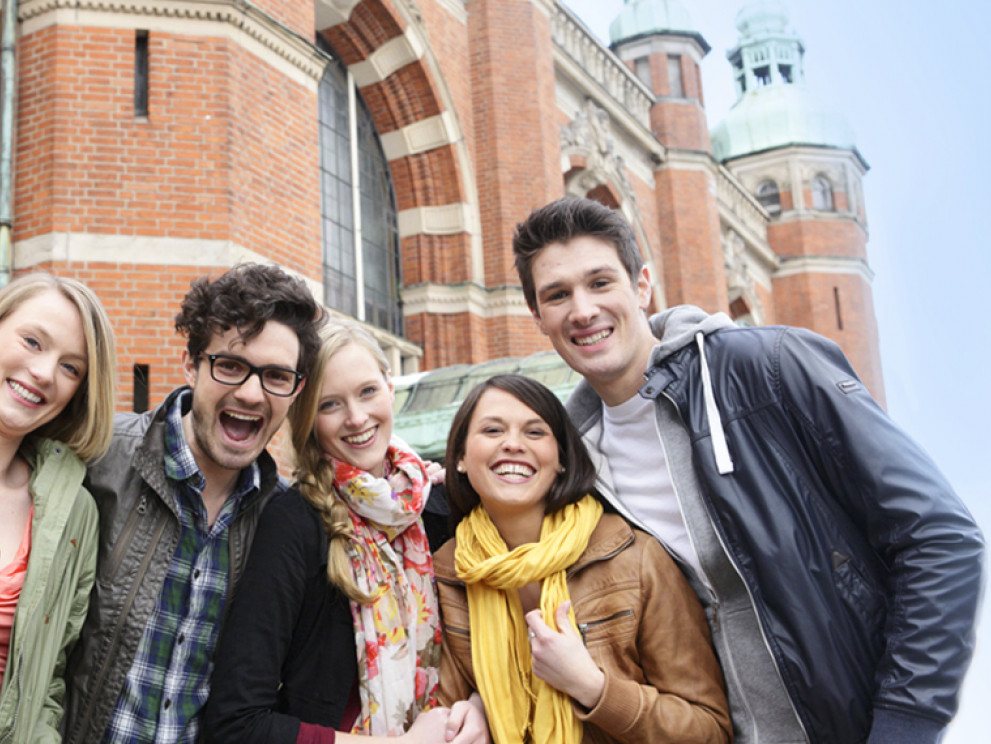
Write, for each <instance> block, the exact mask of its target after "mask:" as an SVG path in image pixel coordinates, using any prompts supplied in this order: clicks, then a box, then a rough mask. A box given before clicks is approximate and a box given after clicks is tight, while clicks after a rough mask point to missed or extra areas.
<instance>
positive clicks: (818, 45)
mask: <svg viewBox="0 0 991 744" xmlns="http://www.w3.org/2000/svg"><path fill="white" fill-rule="evenodd" d="M564 1H565V3H566V4H567V5H568V6H569V7H570V8H571V9H572V10H574V11H575V12H576V14H577V15H578V16H579V17H581V18H582V19H583V20H584V21H585V23H586V24H587V25H588V26H589V28H590V29H591V30H592V31H593V32H594V33H595V34H596V35H597V36H598V37H599V38H600V39H601V40H603V41H604V42H605V43H607V44H608V42H609V24H610V23H611V22H612V20H613V19H614V18H616V16H618V15H619V13H620V12H621V11H622V8H623V3H622V2H621V0H564ZM783 3H784V5H785V7H786V8H787V9H788V12H789V17H790V24H789V25H790V27H791V28H793V29H794V30H795V31H797V33H798V35H799V36H800V37H801V38H802V40H803V42H804V43H805V48H806V54H805V76H806V83H807V85H808V86H809V88H810V90H812V91H813V92H816V93H819V94H821V95H823V96H825V97H826V99H827V100H829V101H832V102H834V103H835V104H837V105H838V107H839V108H840V110H841V111H843V113H844V114H845V115H846V116H847V118H848V120H849V121H850V123H851V125H852V126H853V130H854V132H855V133H856V134H857V148H858V150H859V151H860V153H861V154H862V155H863V156H864V158H865V159H866V160H867V162H868V163H869V164H870V166H871V170H870V171H869V172H868V174H867V176H866V177H865V179H864V194H865V199H866V202H867V217H868V221H869V226H870V241H869V242H868V245H867V250H868V257H869V261H870V264H871V268H872V269H873V270H874V272H875V274H876V277H875V280H874V302H875V309H876V313H877V320H878V329H879V334H880V340H881V361H882V365H883V368H884V380H885V392H886V395H887V403H888V411H889V413H890V414H891V416H892V417H893V418H894V419H895V420H896V421H897V422H898V423H899V424H901V425H902V426H903V427H905V428H906V429H907V430H908V431H909V432H910V433H911V434H912V436H913V437H915V438H916V439H917V440H919V442H921V443H922V445H923V446H924V447H925V448H926V450H927V451H928V452H929V453H930V454H931V455H932V456H933V458H934V459H935V460H936V462H937V463H938V464H939V466H940V468H941V469H942V470H943V471H944V473H945V474H946V475H947V477H948V478H949V479H950V481H951V482H952V483H953V485H954V486H955V488H956V489H957V491H958V493H959V494H960V496H961V497H962V498H963V500H964V501H965V502H966V503H967V505H968V507H969V508H970V509H971V511H972V512H973V513H974V515H975V517H976V518H977V521H978V522H979V523H980V524H981V526H982V528H983V530H984V533H985V537H986V538H991V498H989V492H991V474H989V471H988V469H987V468H985V467H983V466H984V465H985V464H987V463H991V436H989V435H988V433H987V430H986V429H985V428H984V426H985V425H987V424H988V423H989V422H991V392H989V389H988V386H987V384H986V378H987V377H988V374H989V373H991V353H989V350H988V346H989V343H991V331H989V330H988V327H987V324H986V321H985V316H987V315H988V307H989V305H988V300H987V299H986V298H987V297H988V295H989V292H988V290H989V284H991V244H989V240H988V237H987V235H988V231H987V229H986V227H985V225H986V220H982V219H981V217H982V216H983V214H985V213H986V212H987V210H988V206H987V205H988V202H989V201H991V188H989V185H988V184H989V182H991V157H989V155H988V151H989V150H988V143H987V140H988V139H989V138H991V130H989V129H988V122H991V82H989V80H991V64H989V63H988V59H987V56H986V50H987V49H988V47H989V46H991V30H989V29H991V5H988V4H987V3H985V2H983V1H982V0H956V1H955V2H948V3H933V2H920V0H904V1H902V2H898V1H897V0H868V1H867V2H865V1H864V0H832V1H831V2H828V3H824V2H819V1H813V0H783ZM682 4H683V5H684V7H686V8H687V9H688V10H689V12H690V13H691V15H692V20H693V21H694V23H695V27H696V28H697V29H698V30H699V32H700V33H701V34H702V36H703V37H704V38H705V40H706V41H707V42H708V43H709V45H710V46H711V47H712V51H711V52H709V54H708V56H707V57H706V58H705V59H704V60H703V61H702V84H703V88H704V93H705V100H706V107H707V113H708V117H709V124H710V127H711V126H713V125H715V124H716V123H718V122H719V121H721V120H722V118H723V117H724V116H725V115H726V112H727V111H728V110H729V108H730V107H731V106H732V105H733V103H734V101H735V98H736V97H735V93H734V91H733V81H732V76H731V73H730V66H729V63H728V62H727V61H726V51H727V50H728V49H730V48H731V47H733V46H735V44H736V41H737V36H738V34H737V30H736V27H735V23H734V20H735V18H736V14H737V12H738V11H739V10H740V8H741V7H743V6H744V5H745V2H744V1H743V0H682ZM989 622H991V594H989V593H987V592H986V593H985V601H984V620H983V622H982V625H981V627H980V629H979V630H980V631H983V632H979V640H978V648H977V655H976V657H975V662H974V665H973V666H972V667H971V671H970V674H969V676H968V678H967V682H966V684H965V686H964V693H963V702H962V704H961V708H960V713H959V714H958V716H957V718H956V720H955V721H954V723H953V724H952V725H951V727H950V731H949V733H948V734H947V736H946V738H945V739H944V742H943V744H972V743H973V742H976V741H986V740H988V734H987V720H986V715H982V713H986V711H985V710H982V706H983V707H984V708H986V706H987V701H988V700H991V648H989V644H991V641H988V640H987V639H986V636H987V630H986V628H987V624H988V623H989Z"/></svg>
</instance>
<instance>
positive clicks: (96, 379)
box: [0, 272, 117, 462]
mask: <svg viewBox="0 0 991 744" xmlns="http://www.w3.org/2000/svg"><path fill="white" fill-rule="evenodd" d="M48 290H54V291H56V292H58V293H59V294H60V295H62V296H63V297H65V299H67V300H68V301H69V302H71V303H72V304H73V305H74V306H75V308H76V310H78V311H79V317H80V319H81V321H82V324H83V336H84V337H85V339H86V378H85V379H84V380H83V382H82V383H81V384H80V385H79V388H78V389H77V390H76V393H75V395H73V396H72V399H71V400H70V401H69V402H68V404H66V406H65V408H63V409H62V411H61V412H60V413H59V415H58V416H56V417H55V418H53V419H52V420H51V421H49V422H48V423H46V424H44V425H42V426H39V427H38V428H37V429H36V430H35V431H33V432H32V433H31V436H38V437H47V438H49V439H57V440H59V441H61V442H63V443H65V444H66V445H67V446H68V447H69V448H70V449H72V450H73V451H74V452H75V453H76V454H77V455H78V456H79V459H80V460H83V461H84V462H89V461H92V460H95V459H97V458H99V457H100V456H101V455H103V453H104V452H106V451H107V448H108V447H109V446H110V437H111V436H112V434H113V420H114V405H115V393H114V381H115V379H116V376H117V354H116V352H115V350H114V332H113V328H112V327H111V326H110V319H109V318H108V317H107V312H106V310H104V309H103V305H102V304H100V300H99V299H97V296H96V295H95V294H94V293H93V291H92V290H91V289H90V288H89V287H87V286H86V285H85V284H82V283H81V282H77V281H76V280H75V279H68V278H66V277H63V276H52V275H51V274H45V273H43V272H36V273H32V274H26V275H24V276H20V277H18V278H17V279H14V280H13V281H12V282H11V283H10V284H8V285H7V286H6V287H4V288H3V289H2V290H0V322H3V321H4V320H5V319H6V318H7V316H8V315H10V314H11V313H13V312H15V311H16V310H17V308H19V307H20V306H21V305H22V304H24V302H26V301H27V300H30V299H31V298H32V297H34V296H35V295H38V294H41V293H42V292H46V291H48Z"/></svg>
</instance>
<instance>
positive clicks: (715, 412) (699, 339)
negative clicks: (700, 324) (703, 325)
mask: <svg viewBox="0 0 991 744" xmlns="http://www.w3.org/2000/svg"><path fill="white" fill-rule="evenodd" d="M704 341H705V336H704V334H703V333H702V331H699V332H698V333H696V334H695V342H696V343H697V344H698V347H699V362H700V363H701V365H702V392H703V394H704V396H705V414H706V417H707V418H708V419H709V437H710V438H711V440H712V454H713V455H715V457H716V469H717V470H718V471H719V474H720V475H726V474H727V473H732V472H733V459H732V458H731V457H730V456H729V446H727V444H726V432H725V431H723V419H722V417H721V416H720V415H719V408H718V407H717V406H716V396H715V395H713V393H712V378H710V377H709V362H708V360H707V359H706V358H705V343H704Z"/></svg>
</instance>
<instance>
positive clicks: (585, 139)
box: [561, 100, 636, 204]
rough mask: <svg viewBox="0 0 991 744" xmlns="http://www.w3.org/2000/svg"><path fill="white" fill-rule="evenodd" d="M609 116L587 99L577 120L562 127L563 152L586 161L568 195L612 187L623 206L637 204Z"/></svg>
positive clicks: (569, 187) (572, 182)
mask: <svg viewBox="0 0 991 744" xmlns="http://www.w3.org/2000/svg"><path fill="white" fill-rule="evenodd" d="M615 149H616V147H615V143H614V141H613V138H612V125H611V122H610V120H609V114H607V113H606V112H605V111H604V110H603V109H601V108H599V107H598V106H596V105H595V103H594V102H593V101H591V100H586V101H585V103H584V105H583V106H582V108H581V109H579V111H578V113H577V114H575V118H574V119H572V120H571V122H570V123H569V124H566V125H564V126H562V127H561V153H562V154H563V155H565V156H569V155H578V156H580V157H583V158H585V168H584V170H582V171H581V172H580V173H578V174H576V175H575V176H573V177H572V178H571V179H570V180H569V182H568V184H567V186H568V191H569V193H577V194H582V195H584V194H586V193H588V192H589V191H591V190H592V189H594V188H595V187H596V186H600V185H604V184H605V185H611V186H613V187H614V188H615V189H616V190H617V191H618V192H619V193H620V195H621V196H622V201H623V202H624V203H626V202H629V203H631V204H632V203H635V202H636V195H635V194H634V193H633V187H632V186H630V182H629V180H627V178H626V167H625V165H624V163H623V157H622V156H621V155H619V154H617V153H616V152H615Z"/></svg>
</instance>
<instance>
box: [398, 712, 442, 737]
mask: <svg viewBox="0 0 991 744" xmlns="http://www.w3.org/2000/svg"><path fill="white" fill-rule="evenodd" d="M450 715H451V711H450V709H449V708H433V709H432V710H428V711H425V712H423V713H421V714H420V715H418V716H417V717H416V720H415V721H413V725H412V726H410V727H409V731H407V732H406V733H405V734H403V735H402V736H401V737H400V739H401V740H402V742H403V744H444V742H445V741H446V739H445V735H446V732H447V719H448V718H449V717H450Z"/></svg>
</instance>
